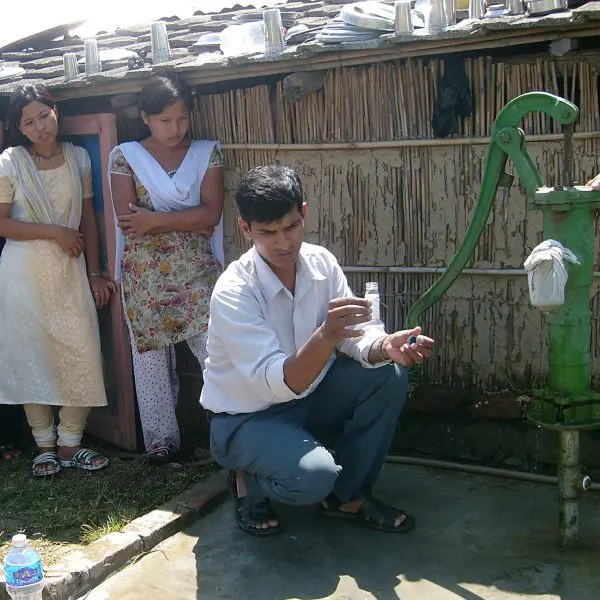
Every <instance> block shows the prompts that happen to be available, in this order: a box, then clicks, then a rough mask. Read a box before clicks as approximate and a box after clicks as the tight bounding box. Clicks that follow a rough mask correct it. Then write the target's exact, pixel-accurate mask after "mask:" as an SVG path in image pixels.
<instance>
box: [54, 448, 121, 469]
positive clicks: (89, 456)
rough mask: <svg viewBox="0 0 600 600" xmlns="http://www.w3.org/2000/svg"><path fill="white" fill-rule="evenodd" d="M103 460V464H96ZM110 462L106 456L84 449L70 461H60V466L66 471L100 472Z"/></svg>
mask: <svg viewBox="0 0 600 600" xmlns="http://www.w3.org/2000/svg"><path fill="white" fill-rule="evenodd" d="M98 458H101V459H102V461H101V462H94V461H96V460H97V459H98ZM109 462H110V461H109V460H108V458H107V457H106V456H102V455H101V454H98V453H97V452H94V451H93V450H87V449H86V448H82V449H81V450H77V452H75V454H73V456H72V458H71V459H70V460H65V459H62V458H61V459H60V466H61V467H63V468H64V469H71V468H74V469H81V470H82V471H99V470H100V469H104V468H105V467H107V466H108V463H109Z"/></svg>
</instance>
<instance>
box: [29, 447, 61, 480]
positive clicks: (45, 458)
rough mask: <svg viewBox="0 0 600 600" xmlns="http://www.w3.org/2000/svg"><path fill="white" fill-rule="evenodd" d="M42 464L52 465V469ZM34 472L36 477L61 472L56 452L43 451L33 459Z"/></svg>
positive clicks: (50, 475)
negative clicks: (44, 467) (43, 466)
mask: <svg viewBox="0 0 600 600" xmlns="http://www.w3.org/2000/svg"><path fill="white" fill-rule="evenodd" d="M42 465H45V466H46V467H51V468H50V470H48V469H47V468H46V469H42V468H41V467H42ZM32 473H33V476H34V477H52V476H53V475H56V474H57V473H60V463H59V461H58V454H56V452H42V453H41V454H40V455H38V456H36V457H35V458H34V459H33V465H32Z"/></svg>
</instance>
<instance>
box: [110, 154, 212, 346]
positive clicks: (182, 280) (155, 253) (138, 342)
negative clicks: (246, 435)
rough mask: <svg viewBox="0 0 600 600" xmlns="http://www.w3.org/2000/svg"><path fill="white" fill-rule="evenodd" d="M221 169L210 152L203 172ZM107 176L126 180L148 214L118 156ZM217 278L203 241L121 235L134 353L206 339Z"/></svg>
mask: <svg viewBox="0 0 600 600" xmlns="http://www.w3.org/2000/svg"><path fill="white" fill-rule="evenodd" d="M222 167H223V155H222V153H221V150H220V149H219V148H218V147H217V146H215V148H214V150H213V152H212V155H211V158H210V162H209V166H208V168H209V169H214V168H222ZM111 172H112V173H113V174H115V175H127V176H129V177H132V178H133V182H134V187H135V196H136V199H137V203H138V204H139V206H141V207H143V208H147V209H149V210H153V206H152V200H151V198H150V195H149V193H148V191H147V190H146V188H145V187H144V186H143V185H142V183H141V182H140V180H139V179H138V177H137V175H136V174H135V172H134V171H133V169H132V168H131V166H130V165H129V163H128V162H127V160H126V159H125V156H124V155H123V153H122V152H121V150H117V152H116V154H115V158H114V163H113V167H112V171H111ZM175 172H176V171H173V172H170V173H169V176H171V177H173V175H174V174H175ZM221 272H222V268H221V264H220V263H219V261H218V260H217V259H216V258H215V257H214V256H213V254H212V252H211V250H210V238H209V237H207V236H205V235H201V234H199V233H195V232H185V231H170V232H167V233H153V234H149V235H146V236H143V237H141V238H136V239H134V238H131V237H129V236H127V235H125V247H124V250H123V256H122V259H121V286H122V290H123V301H124V305H125V312H126V315H127V319H128V320H129V323H130V328H131V333H132V335H133V338H134V339H133V340H132V342H134V343H135V346H136V349H137V351H138V352H147V351H148V350H156V349H159V348H164V347H168V346H171V345H172V344H176V343H178V342H182V341H184V340H187V339H189V338H191V337H193V336H195V335H198V334H200V333H206V330H207V328H208V317H209V305H210V297H211V294H212V290H213V287H214V285H215V283H216V282H217V279H218V277H219V275H220V274H221Z"/></svg>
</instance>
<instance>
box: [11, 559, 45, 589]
mask: <svg viewBox="0 0 600 600" xmlns="http://www.w3.org/2000/svg"><path fill="white" fill-rule="evenodd" d="M4 574H5V576H6V583H7V585H11V586H12V587H23V586H24V585H32V584H34V583H38V582H40V581H41V580H42V579H43V577H44V573H43V572H42V565H41V563H40V561H39V560H38V561H37V562H35V563H33V565H28V566H25V567H24V566H13V565H7V564H5V565H4Z"/></svg>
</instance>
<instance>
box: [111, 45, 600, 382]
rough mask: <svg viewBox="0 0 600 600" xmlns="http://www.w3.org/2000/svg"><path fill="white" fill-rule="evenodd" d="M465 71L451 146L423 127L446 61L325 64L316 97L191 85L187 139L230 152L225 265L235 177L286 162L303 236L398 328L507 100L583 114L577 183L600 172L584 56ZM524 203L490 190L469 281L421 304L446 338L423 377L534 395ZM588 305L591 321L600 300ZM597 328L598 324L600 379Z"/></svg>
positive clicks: (537, 155) (436, 264) (548, 167)
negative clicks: (467, 95) (462, 110)
mask: <svg viewBox="0 0 600 600" xmlns="http://www.w3.org/2000/svg"><path fill="white" fill-rule="evenodd" d="M464 64H465V69H466V73H467V77H468V80H469V82H470V86H471V91H472V96H473V100H474V112H473V116H471V117H469V118H465V119H462V121H461V122H460V130H459V133H458V135H457V137H455V138H453V139H445V140H438V139H435V138H434V133H433V129H432V125H431V120H432V116H433V108H434V102H435V99H436V93H437V86H438V82H439V77H440V75H441V74H442V73H443V69H444V61H443V60H441V59H411V60H402V61H394V62H390V63H382V64H377V65H370V66H364V67H356V68H343V69H337V70H331V71H327V72H326V73H325V74H324V87H323V89H322V90H320V91H319V92H315V93H311V94H310V95H308V96H307V97H306V98H304V99H303V100H301V101H299V102H296V103H293V104H292V103H289V102H287V101H286V99H285V97H284V93H283V84H282V82H276V83H274V84H272V85H258V86H255V87H250V88H245V89H238V90H232V91H229V92H227V93H222V94H215V95H201V94H200V93H199V94H198V95H197V96H196V97H195V106H194V111H193V115H192V130H193V134H194V136H195V137H200V138H209V139H219V140H221V142H222V143H223V144H224V147H225V159H226V168H227V170H226V187H227V198H226V207H225V219H226V251H227V256H228V258H229V259H234V258H236V257H237V256H239V254H240V253H242V252H243V251H244V250H245V249H246V248H247V245H246V241H245V240H244V239H243V237H242V236H241V235H240V233H239V231H238V229H237V225H236V219H235V217H236V214H235V209H234V206H233V194H234V190H235V187H236V185H237V182H238V181H239V177H240V175H241V174H242V173H243V172H244V171H245V170H247V169H249V168H251V167H253V166H255V165H260V164H267V163H271V162H274V161H279V162H282V163H285V164H289V165H290V166H292V167H294V168H295V169H297V170H298V172H299V173H300V175H301V176H302V180H303V183H304V187H305V193H306V198H307V201H308V202H309V214H308V219H307V239H308V241H311V242H314V243H320V244H323V245H325V246H327V247H328V248H329V249H330V250H331V251H332V252H334V253H335V254H336V256H337V257H338V260H339V261H340V263H341V264H342V265H343V266H344V267H346V268H347V270H348V277H349V280H350V282H351V284H352V285H353V287H354V289H355V290H356V291H357V292H360V293H362V291H363V290H364V284H365V282H366V281H369V280H376V281H379V283H380V288H382V290H383V302H384V304H385V306H384V308H383V313H384V316H385V320H386V323H387V325H388V327H389V328H398V327H400V326H401V325H402V323H403V320H404V317H405V315H406V312H407V308H408V307H409V306H410V304H411V303H412V302H414V300H415V299H416V298H418V297H419V296H420V295H421V294H422V293H423V292H424V291H425V290H426V289H427V288H428V287H429V286H430V285H431V284H432V283H433V281H435V279H436V277H437V274H436V273H435V272H432V271H433V268H441V267H444V266H445V265H447V264H448V262H449V260H450V259H451V258H452V256H453V255H454V253H455V252H456V250H457V248H458V247H459V246H460V243H461V241H462V240H463V238H464V232H465V229H466V226H467V224H468V222H469V218H470V215H471V213H472V211H473V209H474V207H475V205H476V203H477V200H478V196H479V191H480V185H481V179H482V173H483V169H484V166H485V160H486V156H487V145H486V144H487V140H486V136H488V135H489V131H490V129H491V125H492V123H493V121H494V119H495V118H496V115H497V113H498V112H499V110H500V109H501V108H502V107H503V106H504V105H505V104H506V103H507V102H508V101H509V100H511V99H513V98H514V97H516V96H518V95H520V94H522V93H525V92H528V91H548V92H552V93H555V94H558V95H560V96H563V97H565V98H567V99H570V100H572V101H574V102H575V103H576V104H577V105H578V106H579V108H580V111H581V117H580V119H579V121H578V123H577V125H576V127H575V132H576V133H575V159H576V160H575V164H576V171H577V172H576V174H575V179H576V182H579V183H583V182H585V181H587V180H588V179H589V178H590V177H591V176H592V175H594V174H595V173H597V172H598V171H599V164H598V163H599V161H598V151H599V142H598V137H599V136H600V109H599V105H598V75H597V70H596V68H595V59H594V57H593V56H586V55H581V56H578V57H575V58H571V59H569V60H566V59H564V60H562V59H555V58H552V57H550V56H547V57H539V58H536V57H530V58H527V59H522V60H520V61H518V60H514V59H513V60H512V61H511V62H509V61H504V62H503V61H500V60H495V59H493V58H491V57H477V58H468V59H465V61H464ZM523 129H524V131H525V132H526V134H528V136H530V138H529V151H530V153H531V154H532V157H533V159H534V161H535V163H536V164H537V166H538V168H539V169H540V172H541V174H542V177H543V179H544V181H545V183H546V184H547V185H555V184H557V183H561V181H560V179H561V174H562V170H561V158H562V141H561V139H560V136H559V134H560V133H561V131H560V127H559V126H557V124H556V123H554V122H553V121H551V120H550V119H547V118H546V117H545V115H540V114H534V115H532V116H530V117H528V118H527V119H526V120H525V122H524V124H523ZM119 134H120V137H121V139H123V140H126V139H134V138H135V137H137V136H138V135H139V130H138V127H137V124H135V123H134V122H132V121H121V122H120V124H119ZM510 168H511V167H510V165H509V170H510ZM525 204H526V202H525V197H524V194H523V191H522V189H520V187H519V186H518V184H515V185H514V186H513V188H512V189H511V190H510V191H508V190H501V191H500V192H499V193H498V197H497V201H496V204H495V207H494V210H493V214H492V216H491V217H490V220H489V222H488V223H487V225H486V227H485V231H484V233H483V236H482V239H481V241H480V243H479V245H478V247H477V250H476V253H475V256H474V257H473V260H472V262H471V264H470V265H469V269H470V270H469V272H468V274H467V275H463V276H462V277H461V278H460V279H459V280H458V282H457V283H456V284H455V285H454V287H453V288H452V289H451V290H450V292H449V293H448V295H447V296H446V297H445V298H444V299H442V301H441V302H440V303H439V304H438V305H437V306H435V307H434V308H433V309H432V310H431V311H429V312H428V313H427V315H426V318H425V324H426V328H427V331H428V332H429V333H431V334H432V335H433V336H434V337H436V338H437V339H438V340H439V341H440V346H439V351H438V352H437V354H436V356H435V357H434V359H433V360H432V361H431V362H430V364H429V365H428V367H427V371H426V373H425V376H426V377H427V378H428V379H429V380H430V381H437V382H442V383H446V384H451V385H456V386H465V387H476V388H478V389H482V390H487V391H492V390H497V389H521V388H528V387H531V386H534V385H537V384H539V383H540V382H541V381H542V380H543V379H544V377H545V372H546V359H545V354H546V331H545V324H544V318H543V316H542V315H541V314H540V313H539V312H538V311H536V310H534V309H532V308H531V307H530V306H529V299H528V292H527V284H526V279H525V276H524V275H521V274H514V273H513V274H508V275H507V274H506V273H503V272H502V270H505V269H513V270H514V269H522V265H523V261H524V259H525V257H526V256H527V255H528V254H529V252H530V251H531V249H532V248H533V247H534V246H535V245H536V244H537V243H539V241H541V239H542V237H541V235H542V234H541V216H540V215H539V214H537V213H532V212H528V211H527V210H526V206H525ZM597 268H598V269H599V270H600V262H599V264H598V266H597ZM394 269H395V270H396V272H394ZM397 271H400V272H397ZM596 287H597V286H596ZM597 291H598V289H595V290H594V294H595V293H596V292H597ZM592 310H593V313H594V314H600V312H599V310H600V304H599V300H598V298H597V296H596V295H594V297H593V299H592ZM599 335H600V328H599V327H598V321H597V320H596V319H594V321H593V328H592V355H593V369H594V374H595V380H596V383H598V378H599V377H600V356H599V354H600V344H599V341H600V340H599Z"/></svg>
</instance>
